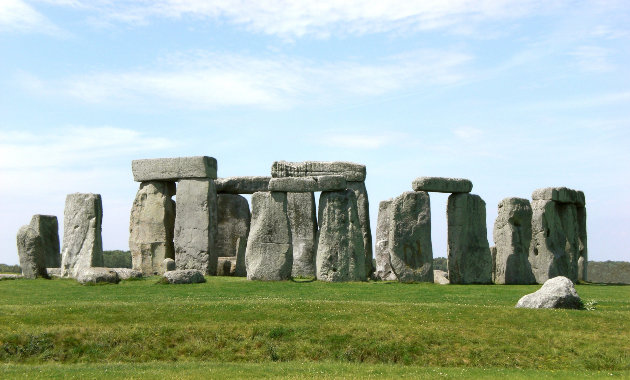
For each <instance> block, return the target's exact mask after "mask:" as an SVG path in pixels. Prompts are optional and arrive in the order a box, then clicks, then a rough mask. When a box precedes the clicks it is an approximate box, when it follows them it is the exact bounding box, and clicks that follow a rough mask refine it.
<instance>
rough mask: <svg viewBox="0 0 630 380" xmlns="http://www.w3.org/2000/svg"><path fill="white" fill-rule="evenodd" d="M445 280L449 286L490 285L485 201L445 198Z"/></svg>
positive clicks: (475, 197) (470, 196)
mask: <svg viewBox="0 0 630 380" xmlns="http://www.w3.org/2000/svg"><path fill="white" fill-rule="evenodd" d="M446 219H447V223H448V278H449V280H450V282H451V284H489V283H491V282H492V256H491V253H490V246H489V244H488V235H487V229H486V202H484V201H483V199H481V197H480V196H478V195H473V194H468V193H460V194H451V195H450V196H449V197H448V204H447V210H446Z"/></svg>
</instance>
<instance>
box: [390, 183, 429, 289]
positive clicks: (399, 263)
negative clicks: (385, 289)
mask: <svg viewBox="0 0 630 380" xmlns="http://www.w3.org/2000/svg"><path fill="white" fill-rule="evenodd" d="M389 210H390V217H389V222H390V230H389V260H390V263H391V266H392V271H393V272H394V274H395V275H396V277H397V278H398V281H401V282H433V248H432V246H431V205H430V200H429V194H428V193H426V192H424V191H418V192H413V191H407V192H405V193H403V194H402V195H400V196H398V197H396V198H394V200H393V202H392V205H391V207H390V208H389Z"/></svg>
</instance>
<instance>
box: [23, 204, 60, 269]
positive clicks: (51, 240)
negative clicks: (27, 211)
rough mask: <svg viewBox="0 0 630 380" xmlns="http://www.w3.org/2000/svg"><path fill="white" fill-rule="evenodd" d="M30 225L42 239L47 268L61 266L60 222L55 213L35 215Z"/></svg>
mask: <svg viewBox="0 0 630 380" xmlns="http://www.w3.org/2000/svg"><path fill="white" fill-rule="evenodd" d="M30 226H31V228H32V229H34V230H35V232H36V233H37V234H38V235H39V236H40V237H41V239H42V246H43V249H44V262H45V263H46V267H47V268H59V267H60V266H61V252H60V250H59V224H58V223H57V217H56V216H54V215H39V214H37V215H33V218H31V223H30Z"/></svg>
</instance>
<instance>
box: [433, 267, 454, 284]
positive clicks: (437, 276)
mask: <svg viewBox="0 0 630 380" xmlns="http://www.w3.org/2000/svg"><path fill="white" fill-rule="evenodd" d="M433 282H434V283H435V284H440V285H448V284H450V281H449V280H448V273H446V272H444V271H443V270H437V269H434V270H433Z"/></svg>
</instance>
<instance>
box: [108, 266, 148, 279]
mask: <svg viewBox="0 0 630 380" xmlns="http://www.w3.org/2000/svg"><path fill="white" fill-rule="evenodd" d="M107 269H109V270H113V271H114V272H116V274H118V278H120V279H121V280H129V279H130V278H142V272H140V271H139V270H135V269H129V268H107Z"/></svg>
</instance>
